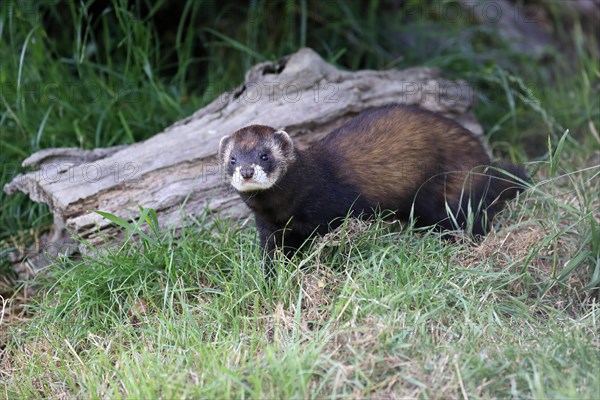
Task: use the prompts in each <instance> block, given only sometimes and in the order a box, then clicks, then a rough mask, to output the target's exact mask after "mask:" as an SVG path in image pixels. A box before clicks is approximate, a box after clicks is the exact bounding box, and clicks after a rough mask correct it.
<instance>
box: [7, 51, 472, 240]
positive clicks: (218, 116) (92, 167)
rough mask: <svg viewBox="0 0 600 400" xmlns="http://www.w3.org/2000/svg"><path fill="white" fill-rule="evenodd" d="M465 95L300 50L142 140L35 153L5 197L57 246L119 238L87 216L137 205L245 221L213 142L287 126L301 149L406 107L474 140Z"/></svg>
mask: <svg viewBox="0 0 600 400" xmlns="http://www.w3.org/2000/svg"><path fill="white" fill-rule="evenodd" d="M472 98H473V96H472V92H471V90H470V88H469V86H468V85H467V84H466V83H464V82H460V81H459V82H456V81H454V82H453V81H447V80H444V79H442V78H440V77H439V72H438V71H437V70H435V69H432V68H413V69H407V70H404V71H396V70H390V71H358V72H346V71H341V70H339V69H337V68H335V67H334V66H332V65H331V64H328V63H326V62H325V61H324V60H323V59H322V58H320V57H319V56H318V55H317V54H316V53H315V52H314V51H312V50H310V49H301V50H300V51H298V52H297V53H294V54H292V55H290V56H288V57H285V58H283V59H281V60H279V61H277V62H264V63H260V64H258V65H255V66H254V67H253V68H251V69H250V70H249V71H248V72H247V74H246V79H245V82H244V84H243V85H241V86H240V87H238V88H237V89H236V90H234V91H233V92H228V93H225V94H223V95H221V96H220V97H219V98H218V99H216V100H215V101H213V102H212V103H211V104H209V105H208V106H206V107H204V108H202V109H200V110H198V111H197V112H195V113H194V114H193V115H191V116H189V117H187V118H185V119H183V120H180V121H178V122H176V123H175V124H173V125H172V126H170V127H169V128H167V129H165V131H163V132H162V133H159V134H157V135H155V136H153V137H151V138H150V139H148V140H146V141H144V142H140V143H135V144H132V145H128V146H118V147H112V148H105V149H95V150H80V149H74V148H62V149H48V150H43V151H40V152H38V153H35V154H33V155H32V156H31V157H29V158H28V159H26V160H25V161H24V162H23V164H24V165H25V166H29V167H35V168H37V170H36V171H34V172H29V173H26V174H23V175H19V176H17V177H16V178H15V179H14V180H13V181H12V182H10V183H9V184H7V185H6V186H5V187H4V190H5V191H6V192H7V193H9V194H11V193H15V192H17V191H22V192H25V193H28V194H29V197H30V198H31V199H32V200H34V201H37V202H44V203H46V204H48V205H49V207H50V210H51V211H52V213H54V218H55V226H54V229H53V232H52V234H51V235H49V237H48V238H47V240H49V241H55V242H58V241H60V240H62V239H61V238H64V236H65V235H64V233H65V228H66V229H67V230H68V232H70V233H71V234H73V235H76V236H79V237H82V238H84V239H86V240H87V241H88V242H91V243H92V244H95V245H98V246H102V245H104V244H106V243H107V242H108V243H109V242H111V241H112V240H114V238H116V237H118V233H119V228H118V227H116V226H114V225H112V224H111V223H110V221H108V220H106V219H104V218H102V217H101V216H100V215H98V214H96V213H93V212H92V211H94V210H102V211H106V212H109V213H112V214H115V215H117V216H120V217H122V218H125V219H135V218H136V216H138V214H139V207H150V208H153V209H155V210H156V211H157V213H158V216H159V221H160V223H161V224H162V225H163V226H180V225H181V224H182V221H183V220H182V215H183V214H192V215H194V214H198V213H201V212H203V211H204V210H209V211H211V212H217V211H218V212H220V213H221V215H226V216H245V215H248V210H247V209H246V208H245V206H244V205H243V204H242V203H241V201H240V200H239V197H238V195H237V194H236V193H234V192H233V191H232V190H231V189H229V188H228V186H227V185H225V184H223V181H222V179H221V174H220V171H219V165H218V164H217V161H216V159H217V158H216V156H217V151H218V143H219V140H220V138H221V137H222V136H224V135H226V134H229V133H231V132H233V131H235V130H237V129H239V128H241V127H243V126H246V125H249V124H265V125H271V126H274V127H278V128H285V129H286V130H287V131H288V132H289V133H290V134H291V135H292V137H294V140H295V141H296V143H297V144H298V145H299V146H305V145H307V144H309V143H311V142H313V141H315V140H317V139H319V138H321V137H322V136H323V135H325V134H326V133H327V132H329V131H331V130H332V129H334V128H335V127H337V126H339V125H340V124H341V123H343V122H344V121H345V120H347V119H348V118H349V117H351V116H352V115H354V114H356V113H358V112H360V111H362V110H364V109H367V108H370V107H374V106H381V105H384V104H390V103H407V104H416V105H420V106H421V107H423V108H426V109H429V110H432V111H437V112H440V113H443V114H444V115H446V116H448V117H451V118H454V119H456V120H458V121H459V122H460V123H461V124H463V125H464V126H465V127H467V128H468V129H470V130H471V131H473V132H474V133H475V134H477V135H479V136H481V134H482V129H481V127H480V125H479V124H478V123H477V121H476V120H475V118H474V116H473V114H472V112H471V111H470V107H471V105H472ZM182 211H183V213H182ZM55 247H56V248H58V249H60V246H55Z"/></svg>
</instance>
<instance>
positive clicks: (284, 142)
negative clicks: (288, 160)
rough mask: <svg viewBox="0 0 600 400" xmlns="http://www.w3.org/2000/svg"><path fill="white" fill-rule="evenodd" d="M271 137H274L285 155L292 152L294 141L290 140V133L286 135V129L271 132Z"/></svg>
mask: <svg viewBox="0 0 600 400" xmlns="http://www.w3.org/2000/svg"><path fill="white" fill-rule="evenodd" d="M273 137H274V138H275V140H276V141H277V143H278V144H279V146H280V147H281V150H283V152H284V153H285V155H286V156H289V155H291V154H292V151H293V150H294V142H293V141H292V138H291V137H290V135H288V133H287V132H286V131H284V130H278V131H276V132H275V133H273Z"/></svg>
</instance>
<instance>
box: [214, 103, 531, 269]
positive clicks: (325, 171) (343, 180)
mask: <svg viewBox="0 0 600 400" xmlns="http://www.w3.org/2000/svg"><path fill="white" fill-rule="evenodd" d="M225 149H226V150H225ZM273 149H275V150H277V151H275V152H272V151H270V150H273ZM279 150H282V151H279ZM220 151H221V157H222V162H223V165H224V167H225V168H226V173H227V174H228V175H229V176H232V174H233V172H232V171H233V170H234V168H233V166H232V165H228V162H227V160H225V159H223V157H225V156H231V155H232V154H233V155H235V156H236V157H239V159H240V161H239V162H240V163H246V164H244V165H250V164H252V165H255V164H259V163H261V162H262V161H260V160H257V158H256V157H257V155H258V154H263V153H265V152H266V154H269V155H270V158H271V159H270V161H271V162H272V163H274V164H275V165H276V166H278V167H281V168H282V169H281V170H282V171H284V172H283V173H282V174H281V176H279V177H278V179H277V180H276V181H275V182H274V185H273V186H272V187H270V188H268V189H266V190H257V191H250V192H247V191H243V192H240V195H241V197H242V199H243V200H244V202H245V203H246V204H247V205H248V206H249V207H250V208H251V209H252V210H253V211H254V214H255V217H256V223H257V227H258V229H259V233H260V237H261V243H262V244H263V246H264V247H265V250H266V251H267V253H268V254H269V257H271V255H272V252H273V250H274V249H275V248H276V247H278V246H284V247H286V248H289V249H294V248H297V247H299V246H300V245H301V244H302V243H303V242H304V240H305V239H306V238H307V237H308V236H310V235H311V234H312V233H313V232H317V233H325V232H326V231H327V230H328V229H330V228H333V227H335V226H337V225H339V223H340V221H341V219H343V217H345V216H346V215H349V214H350V215H363V216H366V217H368V216H371V215H373V213H374V210H376V209H379V210H392V211H394V212H395V215H396V217H397V218H400V219H408V218H409V217H410V216H413V217H414V218H415V220H416V222H417V224H418V225H423V226H429V225H437V226H438V227H440V228H443V229H450V230H452V229H467V228H469V227H470V230H471V232H472V233H473V234H476V235H477V234H484V233H485V232H486V231H487V229H488V228H489V225H490V222H491V219H492V218H493V216H494V214H495V213H496V212H498V211H499V210H500V209H501V208H502V205H503V203H504V202H505V201H506V200H509V199H511V198H513V197H514V196H516V194H517V193H518V192H519V191H521V190H522V189H523V187H524V186H523V183H524V181H525V180H526V179H527V176H526V174H525V172H524V171H523V169H522V168H520V167H517V166H513V165H509V164H506V165H503V166H502V167H500V168H499V167H498V166H494V165H492V164H491V162H490V159H489V157H488V156H487V154H486V152H485V149H484V148H483V146H482V144H481V143H480V141H479V140H478V139H477V138H476V137H475V136H473V134H472V133H471V132H469V131H468V130H466V129H465V128H463V127H462V126H461V125H459V124H458V123H456V122H455V121H452V120H450V119H447V118H445V117H443V116H440V115H438V114H434V113H431V112H428V111H425V110H422V109H419V108H416V107H409V106H400V105H392V106H385V107H380V108H375V109H371V110H368V111H365V112H363V113H361V114H359V115H358V116H356V117H355V118H353V119H351V120H350V121H348V122H347V123H346V124H344V125H343V126H341V127H340V128H338V129H336V130H335V131H333V132H331V133H330V134H329V135H328V136H327V137H325V138H324V139H322V140H321V141H319V142H317V143H315V144H314V145H313V146H311V147H310V148H308V149H306V150H302V151H301V150H298V149H296V148H294V147H293V144H292V143H291V141H290V140H289V138H288V137H287V135H283V136H282V135H279V134H275V129H273V128H270V127H267V126H261V125H253V126H249V127H246V128H243V129H241V130H239V131H237V132H235V133H233V134H232V135H231V136H229V137H226V138H225V139H224V140H223V141H222V143H221V149H220ZM224 153H227V154H224ZM236 162H237V161H236ZM262 163H263V164H262V165H261V168H263V169H264V170H265V171H270V170H273V168H274V167H273V165H271V164H268V163H266V162H262ZM501 170H506V171H508V172H509V174H512V175H514V176H516V177H517V178H518V180H515V179H513V178H512V177H511V176H510V175H507V174H506V173H505V172H503V171H501ZM469 214H470V215H471V219H470V217H469ZM469 220H471V221H472V223H471V224H470V226H469V224H468V221H469Z"/></svg>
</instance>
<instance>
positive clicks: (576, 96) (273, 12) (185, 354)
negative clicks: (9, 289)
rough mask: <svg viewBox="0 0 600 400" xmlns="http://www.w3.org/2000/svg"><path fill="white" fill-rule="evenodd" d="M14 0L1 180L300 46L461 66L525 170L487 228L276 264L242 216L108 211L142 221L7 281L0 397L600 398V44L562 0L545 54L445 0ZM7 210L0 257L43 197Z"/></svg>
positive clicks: (450, 73)
mask: <svg viewBox="0 0 600 400" xmlns="http://www.w3.org/2000/svg"><path fill="white" fill-rule="evenodd" d="M11 4H12V5H11ZM19 4H21V5H15V4H14V3H10V2H3V3H2V7H0V13H1V14H0V46H1V48H2V57H0V85H1V88H2V90H1V92H0V147H1V150H2V151H0V163H1V165H2V174H1V175H2V176H1V181H0V184H2V185H3V184H4V183H6V182H8V181H9V180H10V179H11V178H12V177H13V176H14V174H15V173H17V172H20V171H22V170H23V169H22V168H21V167H20V163H21V162H22V160H23V159H24V158H26V157H27V156H28V155H29V154H31V153H32V152H35V151H37V150H40V149H44V148H48V147H56V146H75V147H82V148H94V147H99V146H111V145H117V144H127V143H133V142H137V141H140V140H143V139H145V138H147V137H149V136H152V135H153V134H155V133H157V132H159V131H160V130H161V129H163V128H164V127H166V126H168V125H169V124H171V123H173V122H175V121H176V120H178V119H179V118H182V117H185V116H187V115H189V114H191V113H192V112H193V111H195V110H196V109H198V108H200V107H202V106H203V105H204V104H206V103H207V102H209V101H210V100H212V99H213V98H215V97H216V96H217V95H218V94H219V93H220V92H222V91H225V90H229V89H232V88H233V87H235V86H236V85H237V84H239V83H241V82H242V80H243V75H244V72H245V70H246V69H247V68H249V67H250V66H252V65H253V64H255V63H257V62H260V61H264V60H269V59H275V58H278V57H280V56H283V55H285V54H288V53H290V52H293V51H295V50H296V49H298V48H299V47H301V46H310V47H312V48H314V49H315V50H317V51H318V52H319V53H320V54H321V55H322V56H323V57H324V58H325V59H327V60H329V61H330V62H334V63H336V64H337V65H338V66H340V67H343V68H347V69H349V70H356V69H362V68H376V69H384V68H406V67H411V66H418V65H427V66H434V67H439V68H442V70H443V75H444V76H446V77H449V78H461V79H465V80H467V81H469V82H470V83H471V84H472V85H473V87H474V88H475V96H476V98H477V104H476V107H475V112H476V114H477V116H478V118H479V120H480V121H481V123H482V124H483V126H484V128H485V131H486V135H487V137H488V139H489V140H490V142H491V145H492V148H493V150H494V153H495V154H496V155H498V156H500V157H501V158H505V159H513V160H515V161H521V162H523V161H526V162H527V163H528V164H527V165H528V167H529V169H530V170H531V171H534V172H535V176H534V185H533V187H532V188H531V189H530V190H529V191H528V192H526V193H525V194H524V195H523V196H521V197H520V199H519V200H518V201H517V202H514V203H512V204H511V205H510V207H509V208H508V209H507V210H505V211H504V212H503V214H502V215H501V216H500V218H499V219H498V224H497V227H496V229H495V230H494V232H493V233H492V234H490V235H489V236H488V237H487V238H486V239H485V240H484V241H483V242H481V243H470V242H469V241H468V240H462V239H461V238H459V239H458V240H457V242H454V243H451V242H447V241H445V240H442V239H441V238H440V237H438V235H437V234H434V233H431V232H427V231H415V230H413V229H412V228H411V227H404V228H403V229H396V227H392V228H390V227H389V226H388V225H387V224H386V223H384V222H383V221H380V220H378V221H376V222H375V223H373V224H364V223H360V222H357V221H348V223H347V225H346V226H345V231H343V232H335V233H332V234H330V235H328V236H327V237H326V238H324V239H321V240H317V241H315V242H314V243H313V244H312V245H311V246H310V247H309V248H308V249H307V250H306V251H305V252H304V253H303V254H302V255H299V256H297V257H295V258H294V259H292V260H280V262H279V263H278V264H277V268H278V274H277V277H276V279H275V280H273V281H271V282H265V280H264V278H263V276H262V267H261V265H262V260H261V259H260V257H259V255H260V250H259V248H258V244H257V240H256V232H255V230H254V229H253V228H240V227H239V224H237V223H236V222H235V221H227V220H221V219H218V220H216V221H215V220H211V221H209V220H208V219H207V217H206V216H204V215H200V216H187V218H188V220H189V221H190V222H191V224H190V225H189V226H188V227H187V228H184V229H183V230H182V231H180V232H178V233H177V234H175V232H174V231H171V230H160V229H158V228H157V227H156V223H155V218H154V214H153V212H152V210H143V211H142V217H141V218H140V221H139V225H146V226H148V225H149V226H150V229H149V230H148V231H147V232H148V233H146V234H143V235H141V236H140V237H138V238H137V239H134V238H133V236H135V234H138V235H139V234H140V230H139V226H136V225H134V224H132V223H130V222H127V221H120V220H118V219H114V218H113V219H114V222H115V223H117V224H120V225H121V226H123V227H124V228H125V230H126V231H127V232H128V234H129V236H131V237H132V239H128V240H125V241H124V242H123V243H122V244H121V245H120V246H118V247H117V248H113V249H110V250H109V251H107V252H98V249H95V248H93V247H91V248H90V252H91V253H92V254H95V256H94V257H91V258H90V257H84V258H82V259H78V260H77V259H75V260H66V259H60V260H57V262H56V263H55V264H54V265H53V266H52V267H51V268H49V269H48V270H47V273H46V274H43V275H40V276H39V277H38V278H37V279H36V281H35V282H34V283H35V284H36V285H39V288H40V289H41V290H40V291H39V293H38V295H37V296H36V297H34V298H33V299H32V298H28V299H26V301H24V300H23V298H22V295H21V294H20V293H19V292H16V293H14V294H12V295H11V296H12V297H10V298H9V299H8V300H9V301H8V302H7V303H6V305H7V307H8V308H11V309H12V308H16V307H17V306H19V307H23V312H22V314H21V315H20V316H21V317H25V318H23V319H22V320H21V321H20V322H18V321H16V320H17V318H10V317H11V316H10V315H7V316H6V318H5V319H3V320H2V322H1V323H0V328H1V329H0V333H1V334H2V340H1V342H2V344H3V346H4V347H2V348H1V350H0V357H1V358H0V383H1V385H0V387H1V389H0V393H1V394H2V395H3V396H4V397H5V398H37V397H64V396H68V397H83V398H89V397H129V398H158V397H162V398H172V397H208V398H241V397H250V398H290V397H294V398H297V397H302V398H336V397H338V398H347V397H355V398H357V397H378V398H379V397H385V396H388V397H391V396H394V395H395V396H396V397H424V398H461V397H468V398H500V397H514V398H584V399H586V398H588V399H592V398H596V397H597V396H598V393H600V378H599V377H600V361H599V360H600V335H599V334H598V332H599V324H600V314H599V313H600V308H599V307H598V285H599V283H600V225H599V221H600V219H599V218H600V217H599V215H600V214H599V209H600V203H599V202H598V196H597V193H598V192H600V179H599V176H598V175H599V173H600V171H599V166H598V161H597V152H598V150H599V149H600V139H599V138H598V136H597V130H598V128H599V127H600V103H599V100H598V99H599V98H600V96H598V81H599V78H600V62H599V60H598V57H597V55H596V53H594V52H593V51H591V50H590V49H591V48H593V47H594V46H596V40H597V39H596V38H593V37H586V36H585V35H584V34H583V33H582V29H581V25H580V23H579V21H576V20H575V21H571V20H569V21H568V23H562V22H561V21H562V20H561V18H562V17H559V16H558V15H559V14H558V12H557V11H556V10H550V11H551V14H550V17H551V18H550V19H551V21H552V23H553V30H554V32H555V33H556V35H558V36H560V37H561V39H562V40H563V41H567V42H571V43H572V46H571V48H572V52H571V53H569V54H568V56H565V55H564V54H565V53H564V52H563V51H562V50H560V49H556V48H550V49H548V53H549V55H548V61H546V62H545V63H544V62H538V61H536V60H532V59H531V57H529V56H528V55H527V54H519V53H516V52H514V51H513V50H511V49H510V46H509V45H508V44H507V43H505V42H503V41H502V39H501V38H499V37H498V36H497V35H496V34H495V33H494V31H493V30H490V28H485V27H482V26H479V25H475V24H472V23H471V22H472V21H468V20H458V21H454V22H453V23H451V22H450V21H447V20H445V19H444V18H443V16H440V14H439V10H440V8H439V4H448V3H447V2H446V3H438V7H429V6H423V5H421V4H420V3H419V2H407V4H406V5H405V6H404V7H403V8H395V7H394V6H392V5H389V4H387V3H385V2H378V1H372V2H369V3H366V2H365V3H361V2H356V3H354V4H352V5H347V4H346V3H345V2H319V3H317V4H314V3H312V2H305V1H301V2H298V3H295V2H288V1H281V2H277V1H270V2H266V1H257V2H251V3H250V4H251V6H250V8H249V9H245V8H243V9H242V8H240V7H238V6H237V5H236V3H235V2H228V1H222V2H202V1H186V2H181V4H179V3H178V4H177V5H174V3H172V2H167V1H157V2H149V1H143V0H139V1H131V2H129V6H128V5H127V4H126V3H125V2H121V1H113V2H107V3H106V4H108V6H107V7H101V6H97V4H101V3H98V2H97V3H95V4H91V3H90V4H88V3H85V4H84V3H78V2H58V3H54V2H40V3H39V5H38V6H32V7H26V6H24V5H22V4H24V3H19ZM82 4H84V5H83V6H82ZM361 4H362V5H361ZM415 13H416V14H415ZM406 15H413V18H404V17H405V16H406ZM414 15H417V17H416V18H415V17H414ZM567 27H570V28H567ZM567 130H568V134H565V131H567ZM594 157H596V158H594ZM0 210H1V212H0V251H1V252H2V268H3V270H2V271H6V270H7V268H8V267H9V263H8V262H7V261H6V260H5V257H4V256H5V255H6V254H7V253H9V252H12V251H14V250H15V249H17V248H21V247H22V246H24V245H26V244H28V243H32V242H34V241H35V240H36V238H37V237H38V236H39V234H40V233H41V232H43V230H44V229H46V228H47V227H49V225H50V223H51V216H50V215H49V214H48V211H47V208H46V207H45V206H41V205H36V204H32V203H31V202H29V201H28V200H27V199H26V198H25V197H24V196H6V195H5V194H4V193H0ZM129 236H128V237H129ZM2 274H3V272H0V275H2ZM4 275H5V276H6V272H4ZM3 296H4V297H6V295H3ZM21 303H22V304H21ZM7 322H10V323H9V324H7ZM7 325H8V326H7Z"/></svg>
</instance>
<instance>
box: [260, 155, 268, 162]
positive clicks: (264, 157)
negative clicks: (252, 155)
mask: <svg viewBox="0 0 600 400" xmlns="http://www.w3.org/2000/svg"><path fill="white" fill-rule="evenodd" d="M260 159H261V160H263V161H267V160H268V159H269V156H267V155H266V154H263V155H262V156H260Z"/></svg>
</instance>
